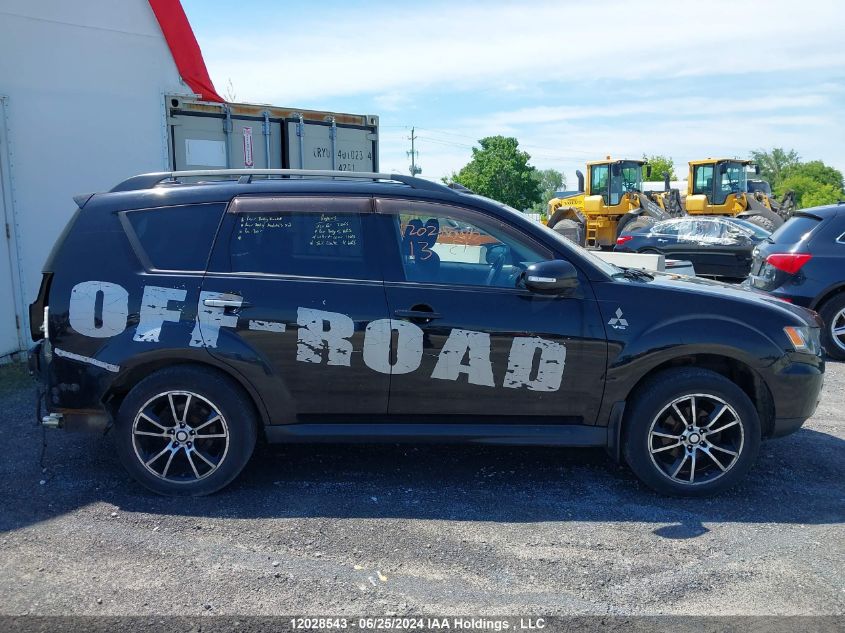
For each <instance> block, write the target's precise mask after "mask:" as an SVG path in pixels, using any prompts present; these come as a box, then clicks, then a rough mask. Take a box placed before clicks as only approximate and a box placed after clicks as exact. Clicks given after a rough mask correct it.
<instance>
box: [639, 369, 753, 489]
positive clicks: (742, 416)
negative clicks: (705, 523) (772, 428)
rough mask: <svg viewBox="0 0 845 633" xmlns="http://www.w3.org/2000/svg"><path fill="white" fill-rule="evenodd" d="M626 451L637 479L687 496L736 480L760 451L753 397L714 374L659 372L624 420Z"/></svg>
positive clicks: (727, 485) (733, 482) (718, 487)
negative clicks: (751, 398)
mask: <svg viewBox="0 0 845 633" xmlns="http://www.w3.org/2000/svg"><path fill="white" fill-rule="evenodd" d="M624 430H625V436H624V437H625V439H624V453H625V458H626V460H627V462H628V465H629V466H630V467H631V469H632V470H633V471H634V472H635V473H636V474H637V476H638V477H639V478H640V479H641V480H642V481H643V482H645V483H646V484H648V485H649V486H650V487H652V488H654V489H655V490H657V491H658V492H661V493H664V494H669V495H676V496H687V497H698V496H705V495H711V494H716V493H719V492H722V491H723V490H725V489H727V488H730V487H731V486H733V485H735V484H736V483H737V482H738V481H739V480H740V479H742V477H743V476H744V475H745V474H746V473H747V472H748V470H749V469H750V468H751V465H752V464H753V463H754V460H755V459H756V457H757V452H758V451H759V448H760V437H761V432H760V419H759V417H758V415H757V411H756V409H755V408H754V405H753V404H752V402H751V400H750V399H749V398H748V396H747V395H746V394H745V392H743V391H742V390H741V389H740V388H739V387H738V386H736V385H735V384H734V383H733V382H731V381H730V380H728V379H727V378H725V377H724V376H721V375H720V374H717V373H715V372H712V371H709V370H706V369H698V368H684V369H676V370H667V371H664V372H661V373H659V374H657V375H655V376H654V377H653V378H652V379H651V380H649V382H648V384H646V385H645V386H644V387H643V388H642V389H641V390H640V391H639V393H638V394H637V395H636V396H634V398H633V400H632V402H631V406H630V409H629V410H628V412H627V414H626V417H625V427H624Z"/></svg>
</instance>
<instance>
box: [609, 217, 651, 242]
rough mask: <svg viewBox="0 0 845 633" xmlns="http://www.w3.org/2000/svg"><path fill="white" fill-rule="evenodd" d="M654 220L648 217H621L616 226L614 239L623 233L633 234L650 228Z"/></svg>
mask: <svg viewBox="0 0 845 633" xmlns="http://www.w3.org/2000/svg"><path fill="white" fill-rule="evenodd" d="M653 224H654V220H653V219H652V218H650V217H648V216H633V217H632V216H629V215H623V216H622V219H621V220H619V223H618V224H617V225H616V237H619V236H620V235H622V234H623V233H635V232H637V231H639V230H640V229H643V228H646V227H648V226H652V225H653Z"/></svg>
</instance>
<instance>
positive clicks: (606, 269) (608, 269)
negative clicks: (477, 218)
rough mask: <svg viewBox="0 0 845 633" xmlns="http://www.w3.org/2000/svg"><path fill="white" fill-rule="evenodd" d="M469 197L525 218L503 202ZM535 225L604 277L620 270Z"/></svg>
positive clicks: (542, 225) (483, 197)
mask: <svg viewBox="0 0 845 633" xmlns="http://www.w3.org/2000/svg"><path fill="white" fill-rule="evenodd" d="M469 195H471V196H472V197H473V198H478V199H479V200H484V201H485V202H489V203H490V204H495V205H496V206H497V207H499V208H500V209H503V210H505V211H507V212H508V213H514V214H516V215H520V216H522V217H525V214H524V213H521V212H519V211H517V210H516V209H514V208H513V207H511V206H508V205H506V204H504V203H503V202H499V201H498V200H493V199H492V198H488V197H487V196H481V195H479V194H477V193H473V194H469ZM537 225H538V226H539V227H540V228H541V229H542V230H543V231H544V232H545V233H546V234H547V235H549V236H551V237H552V239H554V240H555V243H556V244H560V245H561V246H563V248H564V249H565V251H568V252H573V253H575V252H577V254H578V255H580V256H581V257H586V258H587V259H589V260H590V263H592V264H593V265H594V266H595V267H596V268H598V269H599V270H601V271H602V272H603V273H604V274H605V275H608V276H612V275H615V274H617V273H618V272H619V271H620V270H621V268H619V266H614V265H613V264H611V263H608V262H606V261H604V260H603V259H601V258H600V257H597V256H596V255H594V254H593V253H591V252H590V251H589V250H587V249H586V248H582V247H580V246H578V245H577V244H573V243H572V242H571V241H569V240H568V239H566V238H565V237H564V236H563V235H561V234H560V233H558V232H557V231H554V230H552V229H550V228H549V227H547V226H546V225H545V224H543V223H542V222H538V223H537Z"/></svg>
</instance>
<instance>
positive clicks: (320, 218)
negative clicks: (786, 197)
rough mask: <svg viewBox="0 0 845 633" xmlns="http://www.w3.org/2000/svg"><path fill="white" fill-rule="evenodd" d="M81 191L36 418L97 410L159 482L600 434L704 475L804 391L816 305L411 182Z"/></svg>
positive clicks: (92, 416) (713, 482)
mask: <svg viewBox="0 0 845 633" xmlns="http://www.w3.org/2000/svg"><path fill="white" fill-rule="evenodd" d="M198 176H200V177H205V178H218V179H219V178H224V179H228V180H222V181H217V182H188V180H189V178H196V177H198ZM259 176H268V177H267V178H266V179H265V178H260V177H259ZM76 201H77V204H78V206H79V209H78V210H77V211H76V212H75V214H74V215H73V218H72V219H71V221H70V222H69V224H68V226H67V228H66V229H65V231H64V233H63V234H62V236H61V237H60V238H59V240H58V242H57V244H56V245H55V247H54V248H53V251H52V253H51V254H50V256H49V258H48V259H47V263H46V264H45V267H44V275H43V281H42V283H41V288H40V291H39V294H38V298H37V300H36V301H35V302H34V303H33V304H32V306H31V311H30V315H31V326H32V336H33V338H34V339H35V340H37V341H38V342H37V344H36V345H35V347H34V348H33V350H32V352H31V355H30V366H31V370H32V372H33V373H34V374H35V375H36V376H37V377H38V379H39V381H40V383H41V385H42V389H43V396H44V401H45V405H46V408H47V413H48V414H47V415H45V416H44V417H43V419H42V423H43V424H45V425H48V426H64V427H66V428H74V427H87V428H98V427H103V428H108V427H111V428H112V429H113V430H112V433H113V434H114V436H115V438H114V439H115V443H116V447H117V451H118V453H119V455H120V458H121V460H122V462H123V464H124V465H125V467H126V468H127V470H128V471H129V472H130V473H131V474H132V475H133V476H134V477H135V478H137V479H138V481H140V482H141V483H142V484H144V485H145V486H147V487H148V488H150V489H152V490H154V491H156V492H159V493H165V494H193V495H199V494H208V493H211V492H214V491H216V490H218V489H220V488H222V487H223V486H225V485H227V484H228V483H229V482H231V481H232V480H233V479H234V478H235V476H236V475H237V474H238V473H239V472H240V471H241V469H242V468H243V467H244V465H245V464H246V462H247V460H248V459H249V457H250V454H251V453H252V451H253V447H254V445H255V443H256V440H257V438H264V439H265V440H266V441H268V442H306V441H307V442H314V441H335V442H336V441H366V442H374V441H389V442H396V441H415V442H416V441H439V442H454V441H463V442H480V443H491V444H520V445H556V446H601V447H606V448H607V449H608V451H609V452H610V454H611V455H612V456H613V457H614V458H616V459H624V460H625V461H626V462H627V463H628V464H629V465H630V467H631V468H632V469H633V470H634V471H635V472H636V474H637V475H639V477H640V478H642V479H643V481H645V482H646V483H647V484H649V485H650V486H652V487H654V488H655V489H657V490H659V491H662V492H665V493H670V494H684V495H702V494H708V493H713V492H716V491H719V490H722V489H724V488H725V487H727V486H729V485H731V484H733V483H735V482H736V481H737V480H739V479H740V478H741V477H742V476H743V475H744V474H745V473H746V472H747V471H748V469H749V468H750V467H751V464H752V462H753V461H754V459H755V457H756V455H757V452H758V448H759V445H760V440H761V438H763V437H766V436H777V435H784V434H786V433H789V432H791V431H795V430H796V429H798V428H799V427H800V426H801V424H802V423H803V422H804V420H806V419H807V418H808V417H809V416H811V415H812V414H813V412H814V410H815V408H816V405H817V403H818V396H819V391H820V389H821V385H822V380H823V372H824V363H823V360H822V357H821V354H820V346H819V341H818V339H819V326H820V323H819V321H818V319H817V317H816V315H815V314H814V313H812V312H810V311H808V310H805V309H803V308H800V307H796V306H792V305H789V304H787V303H785V302H782V301H779V300H777V299H773V298H770V297H767V296H765V295H762V294H761V293H756V292H751V291H747V290H743V289H739V288H735V287H730V286H725V285H722V284H719V283H716V282H710V281H705V280H700V279H691V278H686V277H678V276H674V275H663V274H655V275H650V274H646V273H644V272H642V271H638V270H631V269H620V268H617V267H615V266H612V265H610V264H607V263H605V262H603V261H602V260H600V259H598V258H597V257H595V256H594V255H592V254H590V253H589V252H588V251H586V250H584V249H581V248H579V247H577V246H575V245H573V244H572V243H570V242H569V241H567V240H566V239H564V238H562V237H560V236H559V235H558V234H557V233H555V232H554V231H552V230H550V229H547V228H546V227H544V226H542V225H541V224H539V223H537V222H534V221H532V220H530V219H529V218H528V217H526V216H525V215H523V214H521V213H519V212H517V211H515V210H513V209H511V208H509V207H506V206H504V205H502V204H499V203H497V202H494V201H492V200H489V199H486V198H483V197H480V196H476V195H473V194H470V193H466V192H461V191H456V190H453V189H450V188H448V187H446V186H444V185H440V184H436V183H432V182H429V181H426V180H421V179H417V178H410V177H405V176H397V175H392V174H391V175H386V174H352V173H349V172H308V171H304V172H303V171H293V170H277V171H267V172H262V171H250V172H244V171H237V170H235V171H226V172H203V173H197V172H184V173H162V174H148V175H143V176H136V177H134V178H130V179H129V180H127V181H125V182H123V183H121V184H119V185H118V186H116V187H115V188H114V189H112V191H111V192H109V193H102V194H94V195H91V196H80V197H77V199H76Z"/></svg>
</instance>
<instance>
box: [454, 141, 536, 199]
mask: <svg viewBox="0 0 845 633" xmlns="http://www.w3.org/2000/svg"><path fill="white" fill-rule="evenodd" d="M478 144H479V145H480V146H481V147H480V148H478V147H473V148H472V160H471V161H470V162H469V163H467V164H466V165H464V166H463V168H462V169H461V170H460V171H459V172H458V173H457V174H454V173H453V174H452V176H451V178H450V179H449V180H452V181H453V182H457V183H460V184H462V185H463V186H465V187H468V188H469V189H472V190H473V191H474V192H475V193H478V194H481V195H482V196H487V197H488V198H493V199H494V200H498V201H499V202H503V203H505V204H507V205H510V206H512V207H514V208H516V209H519V210H520V211H522V210H525V209H528V208H529V207H531V205H533V204H534V203H535V202H540V201H541V191H540V182H539V180H538V178H537V176H536V175H535V174H536V172H537V170H536V169H535V168H534V167H532V166H531V165H529V164H528V161H529V160H530V159H531V156H529V155H528V153H526V152H522V151H520V150H519V141H517V140H516V139H515V138H510V137H504V136H488V137H486V138H483V139H481V140H480V141H478Z"/></svg>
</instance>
